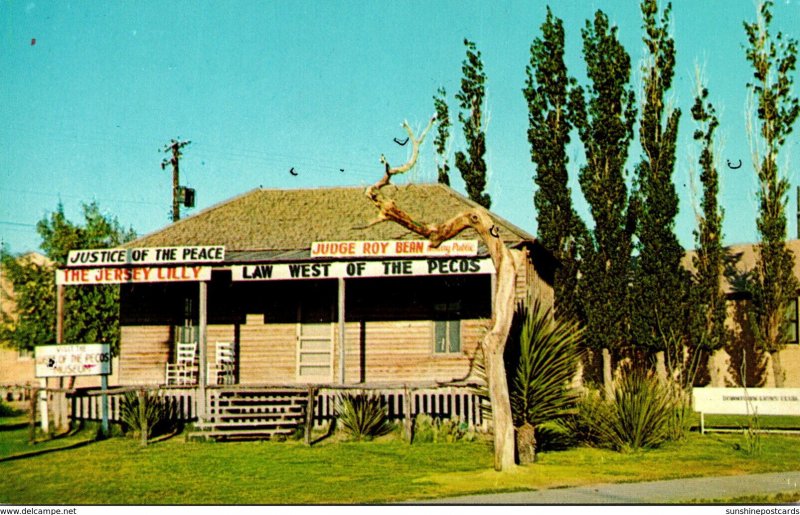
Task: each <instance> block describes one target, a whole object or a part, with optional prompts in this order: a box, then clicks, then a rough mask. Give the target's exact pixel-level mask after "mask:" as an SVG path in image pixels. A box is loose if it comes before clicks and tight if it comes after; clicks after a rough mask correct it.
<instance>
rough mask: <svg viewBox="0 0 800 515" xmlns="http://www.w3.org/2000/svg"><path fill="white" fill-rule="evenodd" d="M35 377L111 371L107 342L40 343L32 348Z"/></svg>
mask: <svg viewBox="0 0 800 515" xmlns="http://www.w3.org/2000/svg"><path fill="white" fill-rule="evenodd" d="M34 352H35V354H34V356H35V359H34V362H35V371H36V377H69V376H95V375H104V374H110V373H111V346H110V345H109V344H107V343H83V344H76V345H40V346H38V347H36V348H35V349H34Z"/></svg>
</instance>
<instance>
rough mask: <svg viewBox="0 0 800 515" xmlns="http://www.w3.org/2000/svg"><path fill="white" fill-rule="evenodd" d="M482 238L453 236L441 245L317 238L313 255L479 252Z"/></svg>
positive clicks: (461, 254) (442, 255)
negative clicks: (454, 237)
mask: <svg viewBox="0 0 800 515" xmlns="http://www.w3.org/2000/svg"><path fill="white" fill-rule="evenodd" d="M477 254H478V240H449V241H445V242H444V243H442V244H441V245H439V246H438V247H436V248H434V247H431V243H430V242H429V241H421V240H411V241H396V240H395V241H317V242H314V243H312V244H311V257H315V258H316V257H351V258H364V257H427V256H431V257H435V256H441V257H447V256H476V255H477Z"/></svg>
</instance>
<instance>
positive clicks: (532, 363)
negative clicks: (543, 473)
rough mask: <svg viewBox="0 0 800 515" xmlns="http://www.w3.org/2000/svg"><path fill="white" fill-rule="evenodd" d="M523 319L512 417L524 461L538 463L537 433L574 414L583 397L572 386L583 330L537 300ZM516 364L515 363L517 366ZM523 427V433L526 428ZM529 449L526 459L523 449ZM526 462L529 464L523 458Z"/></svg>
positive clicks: (512, 380) (526, 308)
mask: <svg viewBox="0 0 800 515" xmlns="http://www.w3.org/2000/svg"><path fill="white" fill-rule="evenodd" d="M518 316H519V318H520V319H521V320H522V326H521V328H520V331H519V338H518V342H519V343H518V345H517V346H514V347H512V348H515V349H517V350H518V354H517V355H515V356H513V357H512V358H511V359H510V361H512V366H509V371H510V373H511V374H513V375H512V376H511V377H510V378H509V382H510V383H511V388H510V395H511V412H512V414H513V417H514V426H516V427H517V428H518V430H517V431H518V440H520V439H521V437H522V436H524V437H525V438H524V440H525V441H524V442H523V441H519V442H518V447H519V451H520V454H519V457H520V461H521V462H522V461H532V460H533V459H535V449H536V428H537V427H538V426H539V425H541V424H543V423H545V422H550V421H555V420H558V419H560V418H563V417H565V416H567V415H569V414H570V413H573V412H574V409H575V405H576V402H577V400H578V393H577V392H576V390H575V389H574V388H572V387H571V386H570V381H571V380H572V378H573V376H574V375H575V372H576V370H577V367H578V363H579V361H580V358H581V353H580V350H579V348H578V346H579V344H580V342H581V340H582V338H583V330H582V329H581V328H580V327H579V325H578V324H577V323H575V322H570V321H566V320H564V319H555V318H554V317H553V316H552V313H551V310H550V309H549V308H545V307H544V306H543V305H542V304H541V302H540V301H539V300H538V299H537V300H535V301H533V302H529V303H528V304H527V305H526V306H523V307H521V308H520V309H519V310H518ZM514 361H516V363H514ZM523 428H524V429H523ZM523 448H525V449H528V451H527V454H525V453H523V452H522V449H523ZM523 457H525V459H523Z"/></svg>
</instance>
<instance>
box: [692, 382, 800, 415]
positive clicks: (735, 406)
mask: <svg viewBox="0 0 800 515" xmlns="http://www.w3.org/2000/svg"><path fill="white" fill-rule="evenodd" d="M692 396H693V397H694V410H695V411H698V412H700V413H711V414H715V415H756V414H757V415H800V388H710V387H709V388H693V389H692Z"/></svg>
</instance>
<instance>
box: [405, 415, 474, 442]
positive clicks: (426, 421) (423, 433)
mask: <svg viewBox="0 0 800 515" xmlns="http://www.w3.org/2000/svg"><path fill="white" fill-rule="evenodd" d="M474 439H475V433H474V431H472V430H471V429H470V428H469V427H467V424H466V423H465V422H461V421H460V420H457V419H452V418H434V417H431V416H430V415H426V414H424V413H421V414H419V415H417V416H416V418H415V419H414V442H415V443H426V442H427V443H454V442H461V441H472V440H474Z"/></svg>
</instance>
